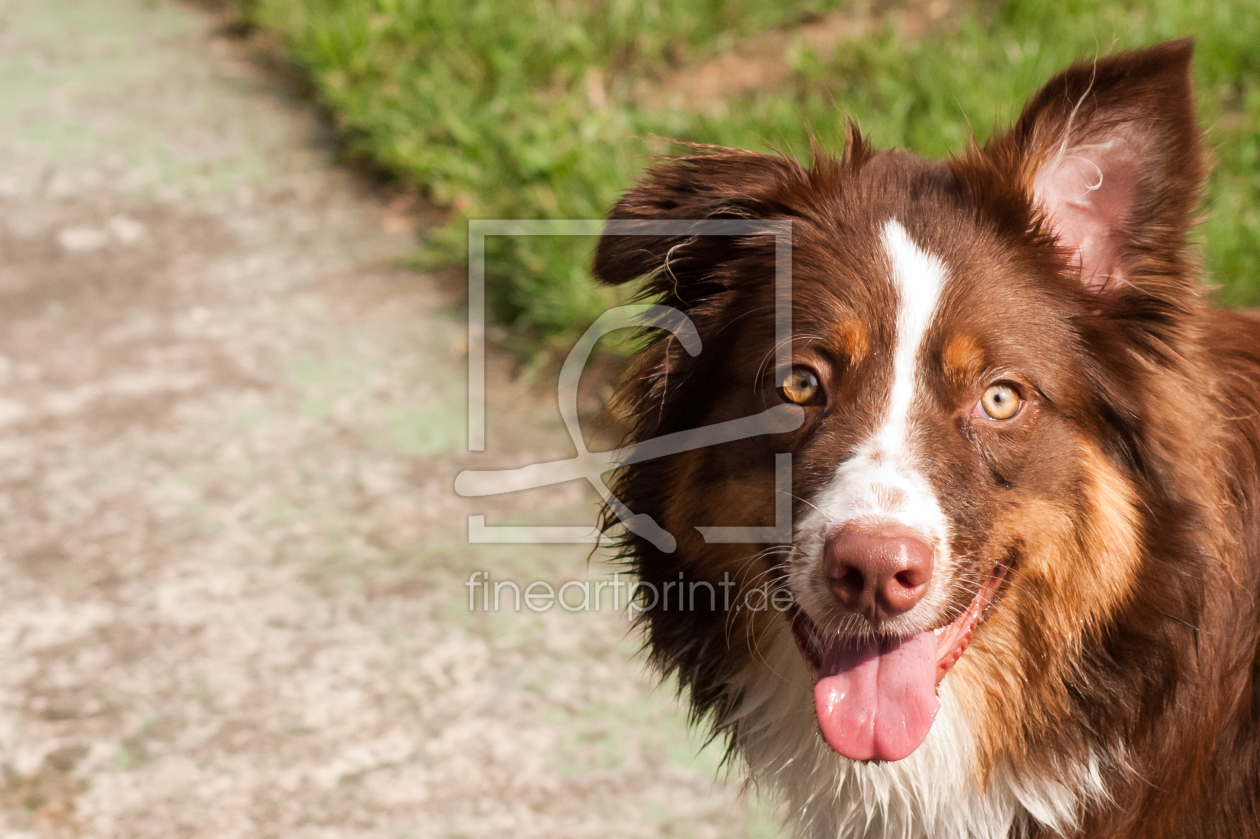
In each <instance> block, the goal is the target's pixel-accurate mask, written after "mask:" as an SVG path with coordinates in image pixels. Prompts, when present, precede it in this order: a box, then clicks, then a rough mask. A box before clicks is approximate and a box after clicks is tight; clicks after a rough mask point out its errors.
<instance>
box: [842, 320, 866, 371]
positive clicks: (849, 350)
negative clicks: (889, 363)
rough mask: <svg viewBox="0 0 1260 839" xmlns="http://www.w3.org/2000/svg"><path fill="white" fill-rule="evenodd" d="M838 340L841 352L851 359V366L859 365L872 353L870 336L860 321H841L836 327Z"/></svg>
mask: <svg viewBox="0 0 1260 839" xmlns="http://www.w3.org/2000/svg"><path fill="white" fill-rule="evenodd" d="M836 339H837V342H838V344H839V347H840V351H841V352H842V353H844V355H845V356H846V357H847V358H848V359H849V363H850V364H857V363H858V362H860V361H861V360H862V359H864V358H866V354H867V353H869V352H870V351H871V339H870V336H869V335H868V334H867V332H866V327H864V326H863V325H862V324H861V322H859V321H856V320H844V321H841V322H840V324H839V325H837V327H836Z"/></svg>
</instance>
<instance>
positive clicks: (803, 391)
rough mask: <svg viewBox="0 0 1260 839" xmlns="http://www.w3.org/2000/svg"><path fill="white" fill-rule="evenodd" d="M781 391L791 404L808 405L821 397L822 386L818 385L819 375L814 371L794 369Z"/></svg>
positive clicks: (805, 368)
mask: <svg viewBox="0 0 1260 839" xmlns="http://www.w3.org/2000/svg"><path fill="white" fill-rule="evenodd" d="M779 391H780V392H781V393H782V394H783V398H784V399H786V400H787V401H789V402H795V403H796V404H797V405H808V404H809V403H810V402H813V401H815V400H816V399H817V398H818V397H819V395H820V394H821V392H822V386H821V385H819V384H818V375H817V374H816V373H814V371H813V370H810V369H809V368H808V367H793V368H792V372H790V373H788V376H787V378H786V379H784V380H783V387H781V388H780V389H779Z"/></svg>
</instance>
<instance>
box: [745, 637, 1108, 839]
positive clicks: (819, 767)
mask: <svg viewBox="0 0 1260 839" xmlns="http://www.w3.org/2000/svg"><path fill="white" fill-rule="evenodd" d="M763 652H764V653H765V655H764V657H763V656H757V658H756V660H755V662H754V663H753V664H751V665H749V667H748V668H746V669H745V671H743V672H742V673H740V674H739V676H738V677H737V679H735V680H733V681H732V683H731V689H732V690H735V691H742V692H743V701H742V702H741V703H740V705H739V707H738V708H737V709H736V711H735V712H734V713H733V714H732V715H731V717H730V718H729V719H728V720H726V721H725V722H727V723H729V724H735V725H736V726H737V731H738V735H737V740H736V749H737V751H738V752H739V753H740V754H741V755H742V756H743V758H744V760H745V761H746V762H747V765H748V769H749V773H750V775H751V779H752V780H753V782H754V783H756V784H757V785H758V787H759V788H764V789H767V790H768V791H770V792H772V793H774V794H775V795H776V796H777V797H778V799H779V800H780V801H781V802H782V803H783V804H784V805H785V807H786V814H787V816H788V818H789V819H790V820H791V822H792V823H793V824H794V826H795V827H796V828H797V832H798V833H799V835H801V836H803V837H810V839H840V838H841V837H842V839H929V837H960V839H961V838H962V837H970V838H972V839H999V837H1007V836H1010V835H1011V833H1012V827H1013V826H1014V825H1015V824H1016V823H1017V822H1040V823H1041V824H1043V825H1044V826H1046V827H1049V828H1051V829H1054V830H1058V831H1065V832H1069V833H1070V831H1071V829H1072V828H1073V827H1075V825H1076V823H1077V819H1078V816H1079V808H1080V805H1081V803H1082V799H1083V798H1084V799H1095V798H1098V797H1105V788H1104V786H1103V781H1102V778H1101V774H1100V771H1099V767H1098V764H1097V761H1095V760H1090V761H1089V765H1088V766H1080V767H1071V768H1069V769H1068V771H1067V772H1066V773H1060V776H1061V777H1070V778H1071V779H1072V783H1071V784H1070V785H1065V784H1063V783H1060V782H1059V781H1055V780H1051V779H1050V778H1048V777H1047V778H1040V777H1029V776H1026V775H1025V776H1020V777H1016V776H1014V775H1013V774H1012V773H1010V772H1008V771H1003V770H1002V769H1001V768H996V769H995V770H994V771H993V772H992V773H991V774H990V776H989V782H988V788H987V790H985V791H984V792H983V794H982V792H981V790H980V787H979V783H978V780H977V775H976V772H975V771H974V763H973V761H974V758H973V747H972V743H973V735H972V726H973V725H974V724H976V723H975V722H973V721H969V720H967V719H965V718H964V715H963V711H962V708H961V707H960V705H959V703H958V702H957V699H956V697H955V696H954V694H953V692H952V691H951V690H950V686H949V681H950V680H949V679H948V678H946V679H945V681H944V682H942V683H941V687H940V690H939V694H938V695H939V698H940V702H941V709H940V712H939V713H938V715H937V717H936V722H935V723H934V724H933V725H932V729H931V731H930V732H928V736H927V739H926V740H925V741H924V742H923V745H921V746H920V747H919V748H918V749H917V750H916V751H915V752H914V753H913V754H912V755H910V756H909V757H908V758H906V759H905V760H900V761H895V762H891V763H855V762H853V761H850V760H848V759H846V758H843V757H841V756H840V755H838V754H836V753H835V752H833V751H832V750H831V749H830V748H828V747H827V745H826V744H825V743H824V742H823V740H822V738H821V737H820V736H819V734H818V723H817V718H816V716H815V711H814V702H813V678H812V677H811V675H810V673H809V672H808V670H807V668H806V666H805V663H804V662H803V661H802V659H801V657H800V654H799V653H798V652H797V650H796V645H795V642H794V641H793V640H792V635H791V632H790V631H789V630H788V629H787V626H786V622H784V626H783V629H782V630H781V631H778V632H777V633H776V635H775V638H774V640H773V643H772V644H771V645H770V646H769V648H763Z"/></svg>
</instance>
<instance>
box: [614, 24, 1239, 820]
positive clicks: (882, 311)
mask: <svg viewBox="0 0 1260 839" xmlns="http://www.w3.org/2000/svg"><path fill="white" fill-rule="evenodd" d="M1191 54H1192V45H1191V43H1190V42H1188V41H1175V42H1169V43H1165V44H1161V45H1158V46H1155V47H1153V48H1150V49H1146V50H1141V51H1136V52H1128V53H1123V54H1116V55H1111V56H1108V57H1104V58H1099V59H1097V60H1093V61H1086V62H1082V63H1079V64H1077V65H1074V66H1072V67H1070V68H1068V69H1067V70H1065V71H1064V72H1062V73H1060V74H1059V75H1057V76H1055V77H1054V78H1053V79H1051V80H1050V82H1049V83H1048V84H1047V85H1046V86H1045V87H1044V88H1043V89H1041V90H1040V91H1039V92H1038V93H1037V94H1036V95H1035V96H1033V97H1032V99H1031V100H1029V102H1028V103H1027V105H1026V106H1025V108H1024V110H1023V112H1022V114H1021V115H1020V117H1019V119H1018V121H1017V122H1016V123H1015V124H1014V126H1013V127H1011V128H1010V129H1009V130H1004V131H998V132H996V133H995V134H994V136H993V137H992V139H990V140H989V141H988V142H987V143H985V144H984V145H983V146H979V145H976V144H974V143H973V144H972V145H971V147H970V148H968V149H966V150H965V151H964V152H962V153H961V154H959V155H958V156H957V157H954V158H952V159H950V160H948V161H946V162H944V163H938V162H934V161H930V160H924V159H922V158H919V157H915V156H913V155H910V154H907V153H904V152H899V151H878V150H875V149H873V148H872V147H871V146H870V144H869V143H868V142H867V141H866V140H864V139H863V137H862V136H861V134H860V132H859V131H857V130H856V129H854V128H852V127H850V129H849V131H848V135H847V137H846V142H845V147H844V153H843V155H842V156H840V157H839V158H836V157H833V156H830V155H829V154H828V153H826V152H825V151H824V150H822V149H820V148H815V149H814V150H813V161H812V164H811V165H810V166H809V167H808V168H806V167H804V166H802V165H799V164H798V163H796V162H795V161H793V160H791V159H786V158H784V157H780V156H772V155H764V154H755V153H751V152H746V151H739V150H734V149H725V148H712V147H694V148H692V149H691V150H690V151H688V152H687V154H686V156H683V157H677V158H670V159H666V160H664V161H661V162H660V163H658V164H657V165H656V166H655V167H654V168H652V169H651V170H650V171H648V172H647V173H646V175H645V176H644V177H643V178H642V180H640V181H639V183H638V184H637V185H636V186H635V187H634V188H633V189H631V190H630V191H629V192H627V193H626V194H625V195H624V196H623V197H622V198H621V200H620V201H618V202H617V204H616V206H615V207H614V209H613V210H612V212H611V214H610V218H612V219H620V220H635V223H642V224H644V225H651V224H656V225H657V226H655V227H651V228H650V229H649V228H647V227H646V226H645V230H648V233H647V234H645V235H623V234H625V233H626V232H627V229H626V228H625V227H624V226H623V227H621V228H619V229H618V234H617V235H612V234H611V233H608V234H606V235H605V236H604V237H603V238H602V239H601V240H600V242H599V244H598V246H597V250H596V256H595V268H594V270H595V274H596V276H597V277H598V278H599V279H600V280H601V281H603V282H605V283H614V284H615V283H626V282H629V281H633V280H636V279H639V278H645V279H644V280H643V287H642V288H643V295H644V296H645V298H647V299H650V300H652V301H653V302H657V303H661V304H664V305H665V306H669V307H671V308H672V309H675V310H677V311H679V312H681V313H683V314H684V315H685V316H686V318H687V319H688V320H689V323H690V324H692V325H693V326H694V329H695V334H696V335H697V336H698V337H699V339H700V342H701V344H702V347H701V348H700V349H698V350H697V348H696V347H694V346H691V347H687V346H684V344H686V342H684V341H680V340H678V339H677V336H675V335H670V334H666V333H665V332H662V331H660V330H652V329H650V328H649V329H647V330H646V331H645V335H646V336H647V338H646V342H647V343H646V348H645V349H643V350H642V352H641V354H640V355H639V357H638V358H637V359H636V364H635V366H634V367H633V368H632V371H631V373H630V374H629V375H628V376H627V378H626V381H625V383H624V384H623V385H622V387H621V390H620V396H619V398H620V404H621V406H622V408H623V409H624V411H625V412H627V414H628V415H629V416H630V417H631V419H632V422H633V431H632V439H631V442H635V441H646V440H649V439H653V438H660V437H662V436H663V435H669V434H672V433H675V432H682V431H686V430H688V429H693V428H697V427H702V426H711V425H713V424H716V423H722V422H724V421H728V420H734V419H737V418H740V417H747V416H750V415H754V414H758V413H759V412H764V411H766V410H767V409H768V408H770V407H772V406H775V405H781V404H784V405H789V406H793V407H792V409H791V410H794V411H796V414H795V416H796V423H795V426H796V427H795V430H789V431H780V432H778V433H771V434H761V435H755V436H751V437H745V438H744V439H739V440H734V441H727V442H724V443H721V444H719V445H711V446H706V447H698V448H692V449H690V450H688V451H684V452H682V453H676V454H673V455H671V456H668V457H661V458H657V459H654V460H641V462H638V463H636V464H634V465H631V466H627V467H625V468H624V469H622V470H621V471H620V472H618V473H617V474H616V476H615V478H614V480H613V482H612V487H611V488H612V491H613V494H614V495H615V496H616V499H617V501H618V502H619V503H617V504H616V505H613V506H615V507H616V509H612V508H610V510H609V511H607V512H606V522H607V523H613V522H615V521H616V520H617V518H618V514H621V517H622V518H624V517H625V515H626V514H627V513H633V514H634V516H636V517H638V518H639V519H640V520H646V518H645V517H650V518H651V520H653V521H654V522H656V523H657V524H658V525H659V526H660V527H661V528H663V530H664V531H667V532H668V533H669V534H671V535H672V537H673V538H672V540H667V541H668V542H669V543H664V542H662V540H659V539H656V540H653V539H649V538H645V537H644V536H643V535H642V534H641V532H636V531H635V530H634V529H633V528H632V529H630V530H629V531H626V532H625V536H624V538H623V540H622V547H623V551H622V552H623V555H624V557H625V558H626V559H627V560H628V562H629V563H630V564H631V565H632V567H633V570H634V572H635V573H636V574H637V575H638V577H639V579H640V580H642V581H643V583H644V584H646V585H648V586H655V587H656V589H657V590H658V591H659V590H661V589H663V588H665V587H666V586H667V585H674V584H676V585H678V586H680V587H681V586H683V585H685V584H687V583H695V582H703V583H705V584H706V585H708V586H709V587H710V588H712V587H714V586H721V585H723V584H725V585H726V586H727V588H726V589H724V590H723V591H724V592H726V593H730V594H731V596H730V597H724V598H718V599H717V600H716V601H715V600H714V598H712V597H710V596H707V595H706V596H703V597H699V598H691V599H690V602H688V603H686V604H685V606H686V608H679V603H678V602H677V601H676V599H673V598H669V597H666V598H652V600H653V601H654V602H652V603H648V602H645V603H644V604H643V605H644V608H645V611H644V613H643V616H642V626H643V629H644V631H645V635H646V640H647V645H648V649H649V650H650V654H651V658H652V661H653V663H654V664H655V665H656V666H657V667H659V669H660V671H661V672H662V673H663V674H665V675H672V676H674V677H676V678H677V680H678V682H679V684H680V685H681V688H682V690H683V691H684V692H685V693H686V695H687V696H688V697H689V700H690V703H691V707H692V709H693V712H694V716H695V718H696V719H697V720H698V721H702V722H706V723H707V724H710V725H712V726H713V727H714V730H715V731H716V732H717V733H718V734H719V735H721V736H724V737H726V738H727V739H728V741H729V744H730V749H731V752H732V755H733V756H734V757H735V759H736V760H737V761H739V762H740V763H742V764H743V765H746V767H747V770H748V776H749V777H750V778H751V779H752V782H753V783H755V784H757V785H758V786H759V787H761V788H763V789H766V788H768V789H771V790H774V791H775V792H776V793H777V794H778V795H779V796H780V798H781V801H782V807H783V810H784V812H785V813H786V816H787V818H788V819H790V820H791V822H792V824H793V826H794V829H795V830H796V831H797V832H798V833H799V834H801V835H804V836H810V837H829V839H830V838H831V837H1025V836H1027V837H1043V836H1063V837H1078V836H1079V837H1109V839H1111V838H1114V839H1118V838H1119V837H1133V839H1138V837H1141V839H1159V837H1230V839H1237V838H1238V837H1257V836H1260V685H1258V684H1257V681H1256V673H1257V666H1258V664H1260V659H1258V658H1257V655H1258V650H1257V626H1258V625H1260V618H1258V616H1257V591H1258V590H1260V512H1258V511H1257V505H1258V504H1260V319H1257V318H1255V317H1253V316H1251V315H1249V314H1247V313H1243V312H1229V311H1221V310H1219V309H1214V308H1211V307H1210V306H1209V305H1208V304H1207V302H1206V300H1205V294H1204V289H1203V286H1201V285H1200V283H1199V279H1198V278H1199V265H1198V262H1197V259H1196V256H1195V251H1194V248H1193V247H1192V246H1191V245H1190V244H1189V243H1188V242H1187V231H1188V230H1189V228H1190V227H1191V226H1192V224H1193V223H1194V220H1195V213H1196V206H1197V204H1198V202H1199V199H1200V192H1201V189H1202V185H1203V181H1204V177H1205V174H1206V171H1207V155H1206V154H1205V152H1204V148H1203V142H1202V139H1201V136H1200V129H1199V127H1198V125H1197V123H1196V119H1195V104H1194V98H1193V91H1192V88H1191V81H1190V63H1191ZM697 219H701V220H704V219H741V220H759V221H779V222H790V230H791V251H790V253H791V259H790V270H791V274H790V288H791V294H790V314H791V333H790V358H787V356H784V358H787V360H786V361H783V362H776V361H775V357H776V355H775V350H776V347H775V342H776V337H775V336H776V332H775V328H776V322H777V321H776V307H779V306H782V305H784V298H783V295H782V294H781V293H779V292H778V291H776V289H777V288H781V285H780V284H776V276H778V274H777V273H776V253H781V252H780V251H776V243H775V239H774V238H773V237H771V236H765V235H747V236H708V235H696V234H695V233H694V232H692V231H690V230H689V229H688V224H689V223H690V222H694V220H697ZM662 220H680V221H679V223H678V227H677V233H676V235H666V234H664V233H662V232H661V230H662V228H661V227H660V226H659V222H660V221H662ZM629 232H630V233H633V232H634V231H633V230H632V229H631V230H630V231H629ZM779 267H780V268H781V267H782V266H781V265H780V266H779ZM657 311H660V310H657ZM784 455H789V456H790V467H791V471H790V475H791V478H790V483H789V485H787V486H784V485H783V484H782V483H780V484H778V486H777V488H776V468H777V464H779V463H780V458H782V457H783V456H784ZM776 493H780V494H782V493H790V496H791V513H792V518H791V523H790V526H787V527H785V528H784V530H783V531H782V532H783V533H784V535H783V538H779V539H772V540H765V541H763V542H762V543H760V544H751V545H750V544H739V543H738V541H737V540H736V541H732V540H729V539H728V540H712V539H707V538H706V530H705V528H710V527H714V526H726V527H741V526H743V527H753V526H756V527H760V528H763V530H762V532H765V531H766V530H769V529H772V528H773V525H774V524H775V521H776V506H778V505H776V503H775V495H776ZM732 586H733V590H732V589H731V587H732ZM757 588H762V589H767V588H768V589H769V593H770V595H771V596H772V597H771V600H772V602H774V603H777V604H780V605H781V608H752V607H750V606H748V604H749V603H750V602H752V601H750V600H748V599H747V598H744V599H741V595H743V594H748V593H750V592H751V591H753V590H754V589H757ZM765 599H766V598H765V597H762V598H759V602H763V603H764V602H765ZM741 604H743V605H742V606H741ZM671 605H672V606H673V608H671Z"/></svg>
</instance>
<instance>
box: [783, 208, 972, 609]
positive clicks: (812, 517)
mask: <svg viewBox="0 0 1260 839" xmlns="http://www.w3.org/2000/svg"><path fill="white" fill-rule="evenodd" d="M880 244H881V245H882V246H883V249H884V254H885V256H886V257H887V260H888V268H889V275H890V280H891V282H892V285H893V288H894V290H895V291H896V296H897V314H896V319H895V321H894V344H893V375H892V382H891V386H890V388H889V390H888V397H887V401H886V402H885V403H884V406H883V410H882V411H881V412H880V413H879V414H878V418H877V421H876V422H877V425H876V428H875V431H874V432H873V433H872V434H871V436H870V437H868V438H867V439H866V441H865V442H864V443H863V444H862V445H860V446H859V447H858V449H857V451H856V452H855V453H854V455H853V457H851V458H850V459H849V460H847V461H845V462H844V463H842V464H840V466H839V467H838V468H837V470H836V474H835V477H834V478H833V479H832V481H831V483H830V485H828V486H827V487H826V488H825V489H824V490H823V491H822V492H820V493H819V494H818V497H817V498H816V499H815V500H814V506H813V508H812V509H811V511H810V513H809V514H808V515H807V516H806V517H805V518H804V519H803V520H802V521H800V522H799V523H798V525H797V538H796V544H797V548H798V556H799V558H800V561H798V562H796V563H794V566H793V567H792V569H791V570H790V571H789V580H790V584H791V585H792V588H793V592H794V594H795V595H796V597H797V601H798V602H799V603H800V605H801V607H802V608H803V609H805V611H806V612H807V613H808V614H809V615H810V616H811V617H812V618H813V619H814V620H815V622H820V621H821V622H822V623H823V624H825V623H826V622H827V616H828V615H830V614H835V611H836V608H837V607H836V606H835V603H834V600H832V597H831V594H830V592H829V590H828V586H827V583H826V578H825V575H824V572H823V570H822V553H823V546H824V545H825V543H826V539H827V535H828V534H829V533H830V532H832V531H834V530H836V529H838V528H840V527H843V526H844V525H845V524H847V523H849V522H853V521H858V520H860V521H863V522H872V523H875V522H883V523H889V524H898V525H901V526H904V527H908V528H910V529H911V530H914V531H916V532H918V533H920V534H922V535H923V536H924V538H925V539H926V540H927V541H928V542H929V544H931V545H932V547H933V549H934V557H933V560H934V566H935V570H934V572H933V574H932V579H931V582H930V583H929V587H928V592H927V594H926V596H925V597H924V598H923V600H922V602H921V603H920V604H919V605H918V606H917V607H915V608H914V609H912V610H911V611H910V612H907V613H906V614H905V615H901V616H898V617H895V618H893V619H892V620H890V621H888V623H887V628H888V630H889V631H891V632H897V633H900V632H905V633H907V634H909V633H911V632H917V631H921V630H922V629H925V628H927V626H926V625H925V621H927V622H930V621H932V620H934V619H935V618H936V617H937V616H939V612H940V610H941V609H942V608H943V607H944V606H945V605H946V602H947V599H948V594H949V592H948V579H949V577H950V571H951V570H952V565H953V558H952V557H951V556H950V555H949V539H948V537H949V527H948V522H947V520H946V518H945V514H944V511H943V510H942V509H941V505H940V502H939V501H938V499H937V498H936V493H935V492H934V491H933V489H932V486H931V484H930V483H929V481H928V480H927V478H926V476H925V475H924V473H923V470H922V463H921V460H922V457H923V456H925V453H922V452H916V451H915V450H914V441H913V436H914V428H913V423H912V416H911V411H912V409H913V407H914V404H915V397H916V396H917V395H918V394H920V393H921V392H922V391H923V384H922V376H921V375H920V370H919V366H920V359H921V355H922V349H923V341H924V337H925V336H926V335H927V333H928V330H929V329H930V328H931V325H932V321H933V317H934V315H935V312H936V309H937V306H938V304H939V302H940V298H941V291H942V289H943V288H944V286H945V283H946V281H947V279H948V271H947V270H946V268H945V265H944V263H942V262H941V260H940V259H939V258H937V257H936V256H934V255H932V254H930V253H928V252H926V251H925V250H923V249H922V248H920V247H919V246H918V245H916V244H915V243H914V241H913V240H912V239H911V238H910V236H909V234H908V233H906V230H905V228H904V227H902V226H901V225H900V224H899V223H898V222H897V221H896V220H895V219H893V220H889V221H888V222H887V223H885V224H884V227H883V230H882V231H881V235H880ZM926 456H930V453H928V454H926ZM934 625H935V624H934Z"/></svg>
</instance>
